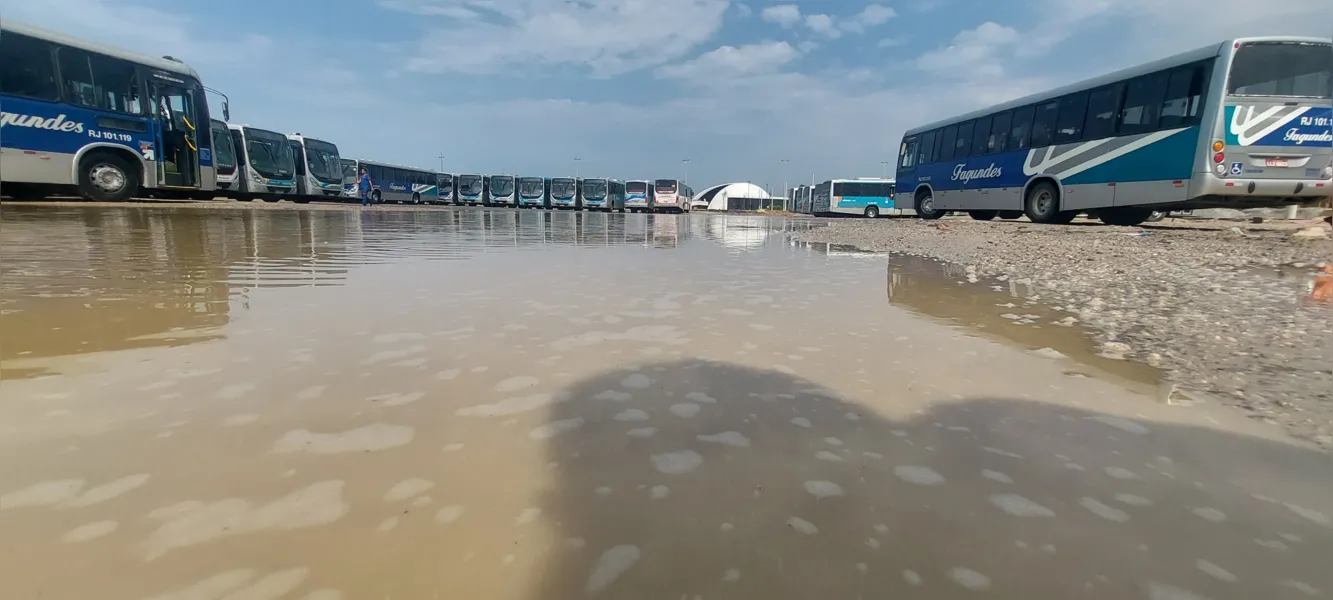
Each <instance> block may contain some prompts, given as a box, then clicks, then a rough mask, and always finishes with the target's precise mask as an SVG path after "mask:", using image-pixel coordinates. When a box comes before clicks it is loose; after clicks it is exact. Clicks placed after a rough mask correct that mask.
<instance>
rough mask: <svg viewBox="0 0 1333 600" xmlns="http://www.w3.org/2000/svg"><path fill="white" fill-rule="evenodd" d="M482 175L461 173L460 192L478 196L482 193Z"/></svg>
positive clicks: (459, 179)
mask: <svg viewBox="0 0 1333 600" xmlns="http://www.w3.org/2000/svg"><path fill="white" fill-rule="evenodd" d="M481 187H482V184H481V175H459V176H458V193H460V194H467V195H469V196H476V195H478V194H480V193H481Z"/></svg>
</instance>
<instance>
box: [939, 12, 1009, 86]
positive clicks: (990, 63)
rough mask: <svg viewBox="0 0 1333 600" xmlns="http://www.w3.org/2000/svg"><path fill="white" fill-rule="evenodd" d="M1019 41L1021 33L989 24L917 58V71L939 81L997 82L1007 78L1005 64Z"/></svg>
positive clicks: (962, 32) (971, 30)
mask: <svg viewBox="0 0 1333 600" xmlns="http://www.w3.org/2000/svg"><path fill="white" fill-rule="evenodd" d="M1017 41H1018V32H1017V31H1015V30H1014V29H1013V28H1012V27H1006V26H1004V25H1000V24H999V23H995V22H994V21H987V22H985V23H982V24H981V25H978V26H977V27H976V28H975V29H965V30H963V31H960V32H958V35H956V36H954V38H953V43H951V44H950V45H948V46H946V47H944V48H941V49H938V50H932V51H930V52H926V53H925V54H922V55H921V56H920V57H918V58H917V61H916V64H917V67H918V68H920V69H921V70H923V71H927V72H929V73H932V74H934V75H936V76H940V77H951V78H959V79H965V80H972V79H978V78H996V77H1000V76H1001V75H1003V74H1004V66H1003V63H1002V61H1003V60H1004V59H1005V57H1006V56H1008V55H1009V50H1011V49H1012V47H1013V46H1014V45H1015V43H1016V42H1017Z"/></svg>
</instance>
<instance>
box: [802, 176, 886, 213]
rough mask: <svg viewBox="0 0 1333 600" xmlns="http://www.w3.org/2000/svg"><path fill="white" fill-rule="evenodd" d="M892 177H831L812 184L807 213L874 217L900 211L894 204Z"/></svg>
mask: <svg viewBox="0 0 1333 600" xmlns="http://www.w3.org/2000/svg"><path fill="white" fill-rule="evenodd" d="M894 185H895V182H894V180H892V179H877V178H865V177H862V178H859V179H832V180H829V181H825V182H824V183H821V184H819V185H816V186H814V188H813V190H812V192H811V193H812V195H813V197H814V200H813V204H812V205H811V209H810V212H811V213H812V214H816V215H839V214H842V215H862V216H864V217H867V218H871V219H873V218H875V217H878V216H880V215H897V214H902V211H900V210H898V209H897V208H895V206H894V202H893V198H894V195H893V194H894V190H895V188H894Z"/></svg>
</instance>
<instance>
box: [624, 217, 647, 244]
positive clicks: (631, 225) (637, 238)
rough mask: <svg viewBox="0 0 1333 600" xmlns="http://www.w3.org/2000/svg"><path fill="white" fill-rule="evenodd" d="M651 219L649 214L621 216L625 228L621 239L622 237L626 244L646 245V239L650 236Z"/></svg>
mask: <svg viewBox="0 0 1333 600" xmlns="http://www.w3.org/2000/svg"><path fill="white" fill-rule="evenodd" d="M651 219H652V217H651V216H649V217H635V218H629V217H625V218H623V221H624V224H625V225H624V227H625V229H624V232H623V234H622V238H621V239H623V240H624V242H625V243H626V244H640V245H646V244H647V243H648V239H649V238H650V237H651V236H652V233H651V231H650V229H649V226H650V225H649V222H650V220H651Z"/></svg>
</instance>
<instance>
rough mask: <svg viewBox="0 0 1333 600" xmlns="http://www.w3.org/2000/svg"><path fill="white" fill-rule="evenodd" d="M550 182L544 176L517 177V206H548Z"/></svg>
mask: <svg viewBox="0 0 1333 600" xmlns="http://www.w3.org/2000/svg"><path fill="white" fill-rule="evenodd" d="M550 193H551V182H550V181H549V180H547V179H546V178H544V177H519V178H518V207H519V208H549V207H550V204H551V202H550Z"/></svg>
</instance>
